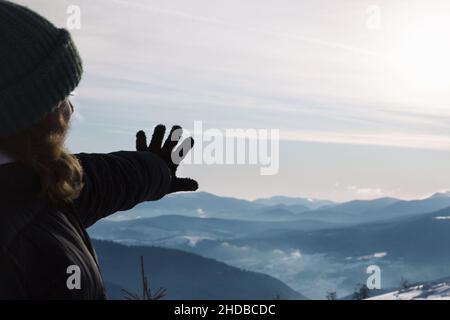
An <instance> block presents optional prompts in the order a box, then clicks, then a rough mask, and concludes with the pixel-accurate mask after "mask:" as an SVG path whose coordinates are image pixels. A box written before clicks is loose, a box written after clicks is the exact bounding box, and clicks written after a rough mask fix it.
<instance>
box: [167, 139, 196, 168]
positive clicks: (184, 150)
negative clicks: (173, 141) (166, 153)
mask: <svg viewBox="0 0 450 320" xmlns="http://www.w3.org/2000/svg"><path fill="white" fill-rule="evenodd" d="M192 147H194V138H192V137H189V138H187V139H185V140H184V141H183V142H182V143H181V144H180V145H179V146H178V148H177V149H176V150H175V151H174V152H172V162H173V163H174V164H176V165H179V164H180V162H181V161H183V159H184V158H186V156H187V154H188V153H189V151H191V149H192Z"/></svg>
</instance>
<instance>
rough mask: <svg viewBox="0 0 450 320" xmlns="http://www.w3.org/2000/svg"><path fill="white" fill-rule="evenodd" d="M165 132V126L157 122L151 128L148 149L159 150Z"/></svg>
mask: <svg viewBox="0 0 450 320" xmlns="http://www.w3.org/2000/svg"><path fill="white" fill-rule="evenodd" d="M165 133H166V126H164V125H162V124H158V125H157V126H156V127H155V129H154V130H153V135H152V140H151V141H150V146H149V149H150V151H153V152H158V151H160V150H161V146H162V142H163V139H164V135H165Z"/></svg>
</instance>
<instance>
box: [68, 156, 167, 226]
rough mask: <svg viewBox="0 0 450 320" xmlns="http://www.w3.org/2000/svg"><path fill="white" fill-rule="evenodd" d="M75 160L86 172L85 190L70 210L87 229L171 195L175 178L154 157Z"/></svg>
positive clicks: (100, 157)
mask: <svg viewBox="0 0 450 320" xmlns="http://www.w3.org/2000/svg"><path fill="white" fill-rule="evenodd" d="M75 156H76V157H77V158H78V159H79V160H80V162H81V165H82V167H83V170H84V174H83V182H84V187H83V189H82V191H81V193H80V196H79V197H78V198H77V199H76V200H75V201H74V202H73V203H72V204H71V205H70V207H71V208H72V209H73V211H74V212H75V214H76V215H78V217H79V218H80V220H81V222H82V223H83V225H84V227H86V228H87V227H89V226H91V225H92V224H94V223H95V222H97V221H98V220H100V219H102V218H104V217H106V216H109V215H111V214H113V213H115V212H117V211H124V210H128V209H131V208H133V207H134V206H135V205H137V204H139V203H141V202H144V201H150V200H158V199H160V198H162V197H163V196H164V195H166V194H167V193H168V192H169V188H170V185H171V180H172V174H171V172H170V170H169V168H168V166H167V164H166V163H165V162H164V161H163V160H162V159H161V158H160V157H159V156H158V155H156V154H154V153H151V152H135V151H118V152H113V153H108V154H87V153H80V154H76V155H75Z"/></svg>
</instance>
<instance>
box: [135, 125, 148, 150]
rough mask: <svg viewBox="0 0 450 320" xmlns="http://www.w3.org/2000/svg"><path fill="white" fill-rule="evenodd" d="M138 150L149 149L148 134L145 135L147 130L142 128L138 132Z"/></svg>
mask: <svg viewBox="0 0 450 320" xmlns="http://www.w3.org/2000/svg"><path fill="white" fill-rule="evenodd" d="M136 150H137V151H146V150H147V136H146V135H145V132H144V131H142V130H140V131H139V132H138V133H136Z"/></svg>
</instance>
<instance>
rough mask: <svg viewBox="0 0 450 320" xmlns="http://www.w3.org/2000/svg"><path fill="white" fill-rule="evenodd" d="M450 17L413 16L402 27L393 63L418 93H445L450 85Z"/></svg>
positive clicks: (401, 76)
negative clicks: (414, 17) (413, 17)
mask: <svg viewBox="0 0 450 320" xmlns="http://www.w3.org/2000/svg"><path fill="white" fill-rule="evenodd" d="M449 30H450V20H449V19H440V18H439V17H436V16H428V17H418V18H416V19H411V20H410V21H409V22H407V23H406V25H404V26H403V27H402V28H401V31H400V36H399V38H398V42H397V43H396V44H395V49H394V52H393V53H394V55H393V58H394V63H395V64H396V69H397V72H398V74H399V76H400V78H401V79H402V81H404V83H405V84H407V85H409V86H410V89H411V91H414V92H415V93H416V94H446V93H448V91H449V88H450V35H449V33H448V31H449Z"/></svg>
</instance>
